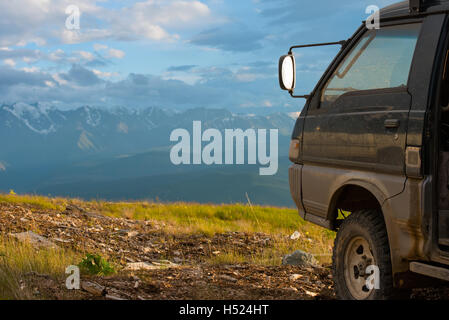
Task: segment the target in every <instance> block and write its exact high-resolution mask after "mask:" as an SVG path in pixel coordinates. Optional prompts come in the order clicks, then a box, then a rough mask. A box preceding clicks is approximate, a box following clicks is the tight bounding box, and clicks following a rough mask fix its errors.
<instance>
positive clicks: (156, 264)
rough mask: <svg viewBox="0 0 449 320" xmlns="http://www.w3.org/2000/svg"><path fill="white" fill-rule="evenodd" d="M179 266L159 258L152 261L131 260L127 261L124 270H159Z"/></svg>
mask: <svg viewBox="0 0 449 320" xmlns="http://www.w3.org/2000/svg"><path fill="white" fill-rule="evenodd" d="M176 267H179V265H178V264H176V263H173V262H171V261H168V260H159V261H152V262H132V263H127V264H126V266H125V268H124V269H123V270H124V271H141V270H160V269H167V268H176Z"/></svg>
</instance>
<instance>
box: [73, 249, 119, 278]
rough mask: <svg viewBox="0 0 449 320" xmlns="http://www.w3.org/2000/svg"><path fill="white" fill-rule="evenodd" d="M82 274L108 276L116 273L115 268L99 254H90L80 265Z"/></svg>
mask: <svg viewBox="0 0 449 320" xmlns="http://www.w3.org/2000/svg"><path fill="white" fill-rule="evenodd" d="M78 267H79V268H80V271H81V273H83V274H89V275H97V276H107V275H110V274H113V273H115V269H114V267H113V266H112V265H111V264H110V263H109V262H108V261H107V260H105V259H103V258H102V257H101V256H100V255H98V254H90V253H88V254H87V255H86V257H84V258H83V260H82V261H81V262H80V263H79V264H78Z"/></svg>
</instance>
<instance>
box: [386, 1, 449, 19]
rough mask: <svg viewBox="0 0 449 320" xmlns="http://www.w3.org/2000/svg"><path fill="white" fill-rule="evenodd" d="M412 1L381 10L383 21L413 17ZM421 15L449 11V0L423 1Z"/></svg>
mask: <svg viewBox="0 0 449 320" xmlns="http://www.w3.org/2000/svg"><path fill="white" fill-rule="evenodd" d="M410 2H411V1H402V2H398V3H395V4H392V5H390V6H388V7H385V8H383V9H381V10H380V16H381V19H390V18H397V17H405V16H410V15H412V13H411V11H410ZM420 2H421V6H422V9H421V12H420V13H421V14H429V13H432V12H439V11H449V0H421V1H420Z"/></svg>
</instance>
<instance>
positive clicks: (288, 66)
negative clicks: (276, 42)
mask: <svg viewBox="0 0 449 320" xmlns="http://www.w3.org/2000/svg"><path fill="white" fill-rule="evenodd" d="M279 84H280V86H281V89H282V90H287V91H289V92H290V93H293V90H294V89H295V85H296V61H295V57H294V56H293V54H288V55H285V56H282V57H281V58H280V59H279Z"/></svg>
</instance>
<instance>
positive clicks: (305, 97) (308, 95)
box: [289, 90, 311, 100]
mask: <svg viewBox="0 0 449 320" xmlns="http://www.w3.org/2000/svg"><path fill="white" fill-rule="evenodd" d="M289 93H290V96H291V97H292V98H300V99H306V100H308V99H309V98H310V97H311V95H310V94H306V95H303V96H295V95H294V93H293V90H291V91H289Z"/></svg>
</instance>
